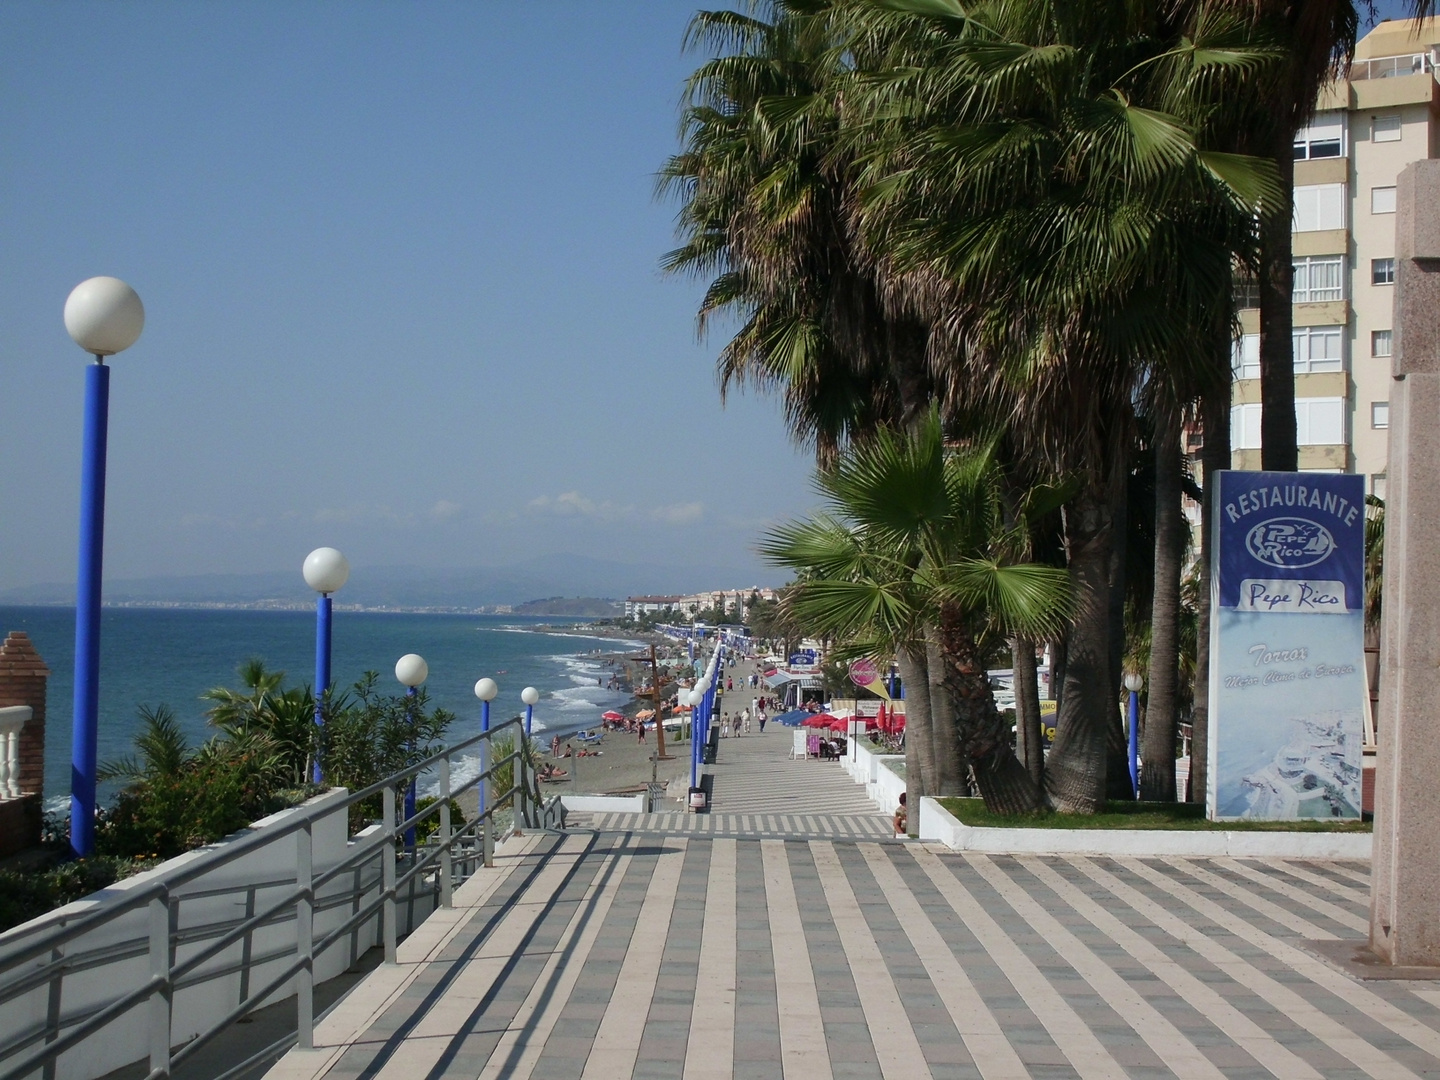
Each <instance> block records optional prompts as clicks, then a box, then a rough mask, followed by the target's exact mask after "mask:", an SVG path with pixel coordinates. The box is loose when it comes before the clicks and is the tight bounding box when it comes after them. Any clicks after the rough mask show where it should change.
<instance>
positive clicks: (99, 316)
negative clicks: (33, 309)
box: [65, 277, 145, 356]
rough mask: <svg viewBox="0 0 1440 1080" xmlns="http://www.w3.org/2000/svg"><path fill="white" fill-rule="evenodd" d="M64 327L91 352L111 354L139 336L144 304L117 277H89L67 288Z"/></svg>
mask: <svg viewBox="0 0 1440 1080" xmlns="http://www.w3.org/2000/svg"><path fill="white" fill-rule="evenodd" d="M65 329H66V330H67V331H68V332H69V334H70V336H71V337H72V338H73V339H74V340H75V344H77V345H79V346H80V347H81V348H82V349H84V350H85V351H86V352H88V353H90V354H91V355H92V356H114V355H115V354H116V353H119V352H124V351H125V350H126V349H128V348H129V347H130V346H131V345H134V344H135V342H136V341H137V340H139V338H140V331H142V330H144V329H145V305H144V304H142V303H141V302H140V296H139V294H138V293H136V291H135V290H134V289H132V288H131V287H130V286H129V285H126V284H125V282H123V281H121V280H120V279H119V278H113V277H92V278H89V279H88V280H86V281H82V282H81V283H80V284H79V285H76V286H75V288H73V289H71V290H70V295H69V297H68V298H67V299H66V300H65Z"/></svg>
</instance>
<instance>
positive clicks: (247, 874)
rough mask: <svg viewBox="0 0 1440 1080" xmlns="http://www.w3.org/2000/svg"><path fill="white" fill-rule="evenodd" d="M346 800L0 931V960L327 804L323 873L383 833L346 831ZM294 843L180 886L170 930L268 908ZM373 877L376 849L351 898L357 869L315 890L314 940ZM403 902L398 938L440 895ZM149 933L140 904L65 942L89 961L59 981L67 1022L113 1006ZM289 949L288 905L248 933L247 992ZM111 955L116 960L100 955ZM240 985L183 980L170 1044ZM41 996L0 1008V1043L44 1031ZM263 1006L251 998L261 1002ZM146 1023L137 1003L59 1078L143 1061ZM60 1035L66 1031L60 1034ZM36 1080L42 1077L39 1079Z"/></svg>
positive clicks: (285, 839)
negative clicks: (48, 931) (43, 934)
mask: <svg viewBox="0 0 1440 1080" xmlns="http://www.w3.org/2000/svg"><path fill="white" fill-rule="evenodd" d="M346 795H347V792H346V791H345V789H343V788H339V789H335V790H333V791H329V792H326V793H325V794H323V795H319V796H317V797H315V798H314V799H311V800H310V801H309V802H307V803H305V804H304V805H303V806H301V807H295V808H294V809H291V810H283V811H281V812H280V813H278V814H274V815H272V816H271V817H268V818H265V819H263V820H261V821H257V822H256V823H255V824H254V825H252V826H250V828H249V829H246V830H244V831H242V832H240V833H237V834H236V835H235V836H233V837H230V838H228V839H227V840H224V841H221V842H220V843H218V844H213V845H210V846H209V847H205V848H200V849H198V850H196V851H191V852H187V853H186V854H184V855H181V856H179V857H178V858H175V859H171V860H169V861H167V862H165V863H162V864H161V865H160V866H158V867H156V868H155V869H153V870H150V871H147V872H146V873H143V874H138V875H136V876H135V877H132V878H127V879H125V880H124V881H120V882H117V883H116V884H114V885H112V886H110V887H109V888H107V889H104V890H102V891H100V892H98V893H95V894H94V895H93V896H91V897H87V898H86V899H84V900H79V901H77V902H75V903H73V904H69V905H67V906H66V907H63V908H60V909H59V910H57V911H53V912H50V913H49V914H48V915H44V916H41V917H40V918H38V919H34V920H32V921H31V922H28V923H24V924H22V925H20V926H17V927H15V928H13V929H11V930H9V931H7V932H5V933H4V934H0V959H3V957H4V955H5V954H6V953H7V952H11V951H13V950H14V949H15V948H17V947H23V946H24V945H25V944H26V943H28V942H29V941H31V940H33V939H34V936H35V935H36V933H37V932H38V931H40V930H41V929H43V928H45V927H50V926H53V925H55V924H56V923H60V922H64V921H66V920H73V919H74V918H75V917H76V916H79V915H84V914H88V913H90V912H92V911H94V910H96V909H97V908H103V907H106V906H111V905H118V904H119V903H121V902H122V901H123V900H124V898H125V896H126V895H127V894H128V893H130V892H132V891H133V890H134V889H137V888H141V887H143V886H146V885H148V884H151V883H152V882H156V881H165V880H168V879H170V878H173V877H175V876H176V875H177V874H178V873H179V872H180V871H182V870H189V869H191V868H193V866H194V865H195V864H196V863H197V862H201V863H203V862H207V861H209V862H214V861H216V859H217V856H218V855H219V854H220V853H221V852H223V850H224V848H225V846H226V844H228V843H232V842H234V841H235V840H238V839H241V838H243V837H248V836H250V835H252V834H253V833H255V832H261V833H263V832H266V831H267V830H268V831H277V830H278V829H279V828H280V827H282V826H283V825H284V824H285V823H286V822H287V821H288V820H289V819H290V818H292V817H293V816H295V815H297V814H299V813H301V812H308V811H313V810H315V809H317V808H318V809H323V808H326V807H333V810H331V811H330V812H328V813H324V814H323V816H321V817H320V818H319V820H317V821H316V823H315V825H314V826H313V829H312V848H311V850H312V858H313V865H314V871H315V873H316V874H317V875H318V874H320V873H322V872H324V871H325V870H327V869H330V868H331V867H333V866H335V865H336V864H338V863H339V862H341V861H342V860H343V859H344V858H345V857H346V856H347V855H348V854H349V853H350V852H351V851H353V849H354V845H355V844H356V843H357V842H360V841H362V840H363V839H366V838H368V837H370V836H373V835H374V834H375V832H376V831H377V830H378V826H375V827H372V828H371V829H367V830H365V832H363V833H361V834H359V835H358V836H357V837H355V838H353V839H352V838H349V837H348V836H347V831H348V830H347V827H346V826H347V820H346V809H345V807H344V806H342V805H340V804H341V803H342V802H343V800H344V799H345V797H346ZM296 840H297V836H296V834H294V833H292V834H290V835H287V836H277V837H276V838H275V840H274V841H273V842H272V843H268V844H264V845H262V846H261V847H260V848H258V849H257V850H255V851H252V852H250V853H248V854H246V855H244V856H242V857H241V858H239V859H237V860H235V861H234V862H231V863H228V864H226V865H224V866H217V867H216V868H215V869H214V870H213V871H211V872H205V873H201V874H200V875H199V876H198V877H196V878H195V879H193V880H191V881H189V882H187V883H185V884H184V885H181V886H178V887H177V888H176V890H175V892H174V893H173V894H172V906H173V907H175V910H176V912H177V916H176V919H177V924H176V925H177V929H178V930H179V931H180V932H181V937H182V942H183V940H184V937H185V936H186V935H187V933H188V934H189V935H190V936H194V935H195V933H196V932H199V931H203V930H205V929H206V928H214V927H223V926H224V925H225V924H227V923H235V922H238V921H240V920H241V919H243V918H245V917H246V915H247V903H249V904H251V905H252V906H251V907H250V909H249V910H250V912H252V913H254V912H259V911H263V910H264V909H265V907H266V906H268V905H269V904H272V903H274V902H275V901H276V900H278V899H279V898H280V897H282V896H284V895H285V894H286V893H288V892H290V891H291V890H293V888H294V884H295V874H296V858H297V851H296ZM380 872H381V867H380V858H379V855H378V853H377V854H376V855H375V856H374V857H373V858H371V859H369V860H367V862H366V863H365V864H364V865H363V866H362V867H361V869H360V875H361V877H360V884H361V887H362V888H363V890H364V891H363V895H362V894H356V892H355V889H356V884H357V879H356V876H355V872H354V871H346V872H345V873H344V874H341V875H339V877H338V878H337V879H336V880H333V881H331V882H328V883H327V884H326V885H325V886H323V887H322V888H321V889H319V890H317V895H316V911H315V917H314V939H315V940H317V941H318V940H319V939H320V938H321V937H323V936H324V935H325V934H326V933H328V932H329V931H331V930H333V929H334V928H335V927H338V926H340V925H341V924H342V923H344V921H345V920H346V919H347V918H349V917H350V916H351V915H352V914H353V913H354V912H355V911H356V910H358V908H359V907H360V906H361V904H362V903H363V901H364V900H369V899H371V898H373V897H375V896H376V895H378V893H379V884H378V882H379V878H380ZM176 897H178V898H179V903H178V905H176V904H175V898H176ZM398 906H399V922H400V926H399V932H400V934H402V935H403V934H405V933H408V932H409V930H410V929H412V928H413V926H414V925H415V924H416V923H418V922H420V921H423V920H424V918H425V917H426V916H427V915H429V914H430V912H431V911H432V910H433V909H434V906H435V897H434V895H433V893H430V892H422V893H420V894H419V895H416V896H415V897H413V900H412V901H411V902H410V903H407V902H406V899H405V897H403V896H402V897H401V902H400V904H399V905H398ZM148 926H149V914H148V911H147V906H145V905H142V906H140V907H139V908H137V909H136V910H134V911H130V912H127V913H125V914H124V915H121V916H118V917H117V918H115V919H114V920H111V921H109V922H106V923H104V924H102V925H101V926H98V927H95V928H94V929H92V930H90V931H88V932H86V933H85V934H83V935H82V936H81V937H80V938H78V939H76V940H74V941H72V942H70V943H69V944H68V945H66V946H65V951H66V954H67V956H68V957H70V958H72V959H75V958H77V957H79V956H80V955H82V954H89V955H90V956H91V957H93V958H94V959H95V960H96V963H95V965H94V966H91V967H87V968H86V970H84V971H83V972H81V973H79V974H76V975H71V976H69V977H67V978H65V979H64V981H63V983H62V993H61V1000H60V1015H61V1017H62V1019H64V1018H69V1017H74V1016H76V1015H77V1014H85V1013H88V1012H91V1011H93V1010H94V1009H96V1008H98V1007H101V1006H103V1005H105V1004H107V1003H108V1002H111V1001H114V1000H116V999H117V998H119V997H121V996H122V995H123V994H124V993H126V992H127V991H129V990H130V989H132V988H134V987H135V986H138V985H140V984H142V983H143V982H144V981H145V980H146V979H147V978H148V977H149V975H150V958H149V955H148V952H147V951H146V943H147V941H148ZM379 931H380V922H379V917H378V915H377V916H375V917H373V918H371V919H369V920H367V921H366V922H365V923H364V924H362V925H361V927H360V928H359V929H358V930H356V931H354V932H353V933H351V934H347V935H346V936H345V938H343V939H342V940H341V941H339V942H337V943H336V944H335V945H334V946H332V947H331V948H330V949H329V950H328V951H326V952H325V953H324V954H322V955H321V956H319V957H318V958H317V959H316V960H315V981H316V983H320V982H324V981H325V980H327V979H332V978H334V977H335V976H337V975H339V974H340V973H341V972H343V971H344V970H345V969H346V968H347V967H349V966H350V965H351V964H352V963H353V962H354V960H355V959H356V958H358V957H359V956H360V954H362V953H364V952H365V951H366V950H367V949H369V948H371V947H372V946H374V945H375V944H377V943H378V941H379ZM210 940H213V937H210V938H207V939H206V940H200V941H192V942H190V943H188V944H187V943H182V944H180V945H179V947H178V949H177V951H176V955H175V962H176V963H177V964H179V963H183V962H184V961H185V960H186V959H187V958H188V957H191V956H194V955H196V953H198V952H200V951H201V950H202V949H204V948H205V947H206V945H208V944H209V941H210ZM244 949H245V944H244V941H243V939H242V940H241V941H239V942H236V943H235V944H234V945H232V946H230V947H229V948H227V949H226V950H224V951H222V952H221V953H220V954H219V955H218V956H216V957H213V958H211V959H210V960H208V961H207V962H206V963H205V964H204V965H202V967H201V972H218V971H221V970H223V969H225V968H227V967H231V966H235V965H238V964H239V962H240V960H241V958H242V955H243V952H244ZM294 949H295V921H294V908H293V907H290V908H288V909H287V910H286V911H285V912H284V913H283V914H282V915H281V916H279V917H278V918H277V920H276V921H275V922H273V923H269V924H266V925H265V926H263V927H261V928H259V929H257V930H256V931H255V932H254V933H253V934H252V935H251V939H250V942H249V955H250V958H251V961H252V966H251V969H250V973H249V976H248V987H249V991H248V992H251V993H253V992H254V991H256V990H258V989H259V988H261V987H263V986H264V985H265V984H266V983H267V982H268V981H269V980H271V979H273V978H275V977H276V976H278V975H279V974H280V972H281V971H283V970H284V968H285V967H286V966H287V965H288V964H289V963H291V962H292V961H293V959H294ZM107 950H108V951H110V952H113V953H118V955H109V956H107V955H106V952H107ZM132 954H133V955H132ZM40 966H41V962H40V961H35V962H34V963H33V964H32V965H31V966H29V967H27V968H24V969H16V970H11V971H8V972H7V973H6V974H5V976H4V977H5V979H6V981H7V982H8V983H10V984H11V985H13V984H14V983H15V981H17V980H18V979H20V978H23V975H24V972H25V971H33V970H35V969H36V968H39V967H40ZM242 978H244V976H242V974H241V973H240V972H239V971H235V972H232V973H230V974H224V975H220V976H218V977H216V978H214V979H211V980H208V981H203V982H200V983H198V984H196V985H193V986H184V985H182V986H181V987H180V988H179V989H177V991H176V993H175V996H174V1013H173V1021H172V1028H171V1031H172V1036H173V1037H172V1040H171V1041H172V1044H175V1045H179V1044H180V1043H183V1042H186V1041H187V1040H189V1039H190V1038H193V1037H194V1036H195V1035H196V1034H197V1033H199V1032H200V1031H201V1030H203V1029H205V1028H206V1027H209V1026H210V1025H212V1024H214V1023H216V1022H218V1021H219V1020H220V1019H221V1018H222V1017H223V1016H224V1015H225V1014H226V1013H228V1012H229V1011H230V1010H231V1009H233V1008H234V1007H235V1006H236V1005H238V1004H239V1001H240V992H241V983H242ZM293 994H294V986H293V980H292V981H290V982H287V983H285V984H284V985H283V986H282V987H281V988H280V989H279V990H278V991H277V992H276V993H274V994H272V995H271V996H270V997H268V998H267V999H266V1000H265V1002H264V1004H273V1003H275V1002H276V1001H280V1000H283V999H284V998H287V997H290V996H292V995H293ZM48 997H49V984H48V983H47V984H41V985H39V986H37V987H35V988H34V989H33V990H31V991H30V992H28V993H26V994H24V995H22V996H20V997H17V998H15V999H14V1000H11V1001H8V1002H6V1003H4V1004H3V1005H0V1046H8V1045H11V1044H12V1043H13V1041H14V1040H16V1039H17V1038H20V1037H23V1036H24V1035H26V1034H28V1033H31V1032H34V1031H37V1030H43V1028H44V1027H45V1023H46V1014H47V1002H48ZM260 1004H261V1003H260V1002H256V1007H259V1005H260ZM148 1021H149V1017H148V1007H147V1005H146V1004H145V1003H144V1002H142V1003H141V1004H139V1005H137V1006H136V1007H134V1008H132V1009H130V1010H129V1011H128V1012H126V1013H124V1014H123V1015H122V1016H120V1017H119V1018H117V1019H116V1020H115V1021H113V1022H112V1023H110V1024H109V1025H108V1026H106V1027H105V1028H103V1029H102V1030H101V1031H99V1032H97V1033H95V1034H94V1035H92V1036H91V1037H90V1038H89V1039H88V1040H86V1041H85V1042H83V1043H81V1044H80V1045H79V1046H77V1047H75V1048H74V1049H72V1050H70V1051H67V1052H66V1053H65V1054H62V1055H61V1057H60V1059H59V1062H58V1068H57V1071H56V1077H57V1080H93V1078H94V1077H98V1076H102V1075H104V1074H105V1073H108V1072H111V1071H113V1070H114V1069H117V1068H119V1067H120V1066H122V1065H125V1064H127V1063H129V1062H133V1061H138V1060H140V1059H142V1058H145V1057H148V1055H149V1034H148V1033H149V1026H148ZM63 1032H64V1029H63V1028H62V1034H63ZM257 1049H258V1048H257ZM4 1071H5V1064H4V1062H3V1061H0V1072H4ZM33 1075H35V1076H37V1077H38V1076H39V1073H38V1072H37V1073H35V1074H33Z"/></svg>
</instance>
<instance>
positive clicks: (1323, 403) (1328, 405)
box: [1230, 397, 1345, 450]
mask: <svg viewBox="0 0 1440 1080" xmlns="http://www.w3.org/2000/svg"><path fill="white" fill-rule="evenodd" d="M1260 408H1261V407H1260V403H1259V402H1253V403H1251V404H1247V405H1232V406H1231V407H1230V445H1231V446H1232V447H1233V448H1234V449H1236V450H1259V449H1260ZM1295 442H1296V444H1297V445H1299V446H1338V445H1341V444H1343V443H1344V442H1345V401H1344V399H1343V398H1338V397H1337V398H1296V399H1295Z"/></svg>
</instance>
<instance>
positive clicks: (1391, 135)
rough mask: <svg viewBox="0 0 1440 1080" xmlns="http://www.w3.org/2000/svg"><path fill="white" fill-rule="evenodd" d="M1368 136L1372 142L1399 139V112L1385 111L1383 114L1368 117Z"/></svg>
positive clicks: (1397, 140)
mask: <svg viewBox="0 0 1440 1080" xmlns="http://www.w3.org/2000/svg"><path fill="white" fill-rule="evenodd" d="M1370 138H1371V140H1373V141H1374V142H1399V141H1400V114H1399V113H1387V114H1386V115H1385V116H1372V117H1371V118H1370Z"/></svg>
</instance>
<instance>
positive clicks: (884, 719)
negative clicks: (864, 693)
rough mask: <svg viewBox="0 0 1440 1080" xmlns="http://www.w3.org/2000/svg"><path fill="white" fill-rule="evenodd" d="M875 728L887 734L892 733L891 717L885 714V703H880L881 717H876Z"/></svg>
mask: <svg viewBox="0 0 1440 1080" xmlns="http://www.w3.org/2000/svg"><path fill="white" fill-rule="evenodd" d="M875 726H876V727H878V728H879V729H880V730H881V731H883V732H886V733H887V734H888V733H889V731H890V717H889V715H888V714H887V713H886V712H885V703H884V702H883V701H882V702H881V703H880V715H879V716H877V717H875Z"/></svg>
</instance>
